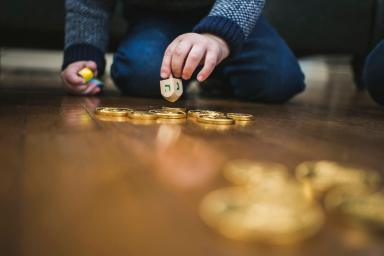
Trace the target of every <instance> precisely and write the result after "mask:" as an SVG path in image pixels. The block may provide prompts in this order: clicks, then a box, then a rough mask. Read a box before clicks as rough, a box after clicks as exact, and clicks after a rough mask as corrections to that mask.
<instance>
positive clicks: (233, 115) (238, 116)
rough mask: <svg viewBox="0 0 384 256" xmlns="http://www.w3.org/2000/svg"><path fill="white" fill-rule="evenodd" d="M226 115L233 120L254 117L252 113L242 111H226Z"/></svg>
mask: <svg viewBox="0 0 384 256" xmlns="http://www.w3.org/2000/svg"><path fill="white" fill-rule="evenodd" d="M227 117H229V118H232V119H233V120H235V121H253V120H254V119H255V117H254V116H253V115H251V114H243V113H228V114H227Z"/></svg>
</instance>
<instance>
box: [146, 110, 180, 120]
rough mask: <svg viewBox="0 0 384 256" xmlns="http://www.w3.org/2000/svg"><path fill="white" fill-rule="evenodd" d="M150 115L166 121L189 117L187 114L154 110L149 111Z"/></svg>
mask: <svg viewBox="0 0 384 256" xmlns="http://www.w3.org/2000/svg"><path fill="white" fill-rule="evenodd" d="M148 112H149V113H153V114H155V115H156V116H157V117H158V118H164V119H184V118H186V117H187V114H186V113H185V112H182V111H178V112H176V111H169V110H164V109H152V110H149V111H148Z"/></svg>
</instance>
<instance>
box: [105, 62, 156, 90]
mask: <svg viewBox="0 0 384 256" xmlns="http://www.w3.org/2000/svg"><path fill="white" fill-rule="evenodd" d="M144 64H145V63H143V62H142V61H141V60H133V61H126V60H125V59H119V58H118V57H115V59H114V63H113V65H112V67H111V77H112V79H113V81H114V83H115V85H116V86H117V87H118V88H119V89H120V91H121V92H122V93H123V94H126V95H132V96H141V97H158V96H160V89H159V72H160V71H159V70H160V67H158V68H155V67H153V66H150V65H149V66H148V65H144Z"/></svg>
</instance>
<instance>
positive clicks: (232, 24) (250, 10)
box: [194, 0, 265, 53]
mask: <svg viewBox="0 0 384 256" xmlns="http://www.w3.org/2000/svg"><path fill="white" fill-rule="evenodd" d="M264 3H265V0H217V1H216V2H215V5H214V6H213V8H212V10H211V12H210V13H209V15H208V16H207V17H205V18H204V19H203V20H201V22H200V23H199V24H197V26H196V27H195V28H194V32H198V33H212V34H215V35H217V36H220V37H221V38H223V39H224V40H225V41H226V42H227V43H228V45H229V46H230V48H231V52H232V53H235V52H237V51H238V50H239V49H240V47H241V45H242V43H243V42H244V40H245V39H246V38H247V37H248V35H249V34H250V33H251V31H252V30H253V28H254V27H255V25H256V22H257V20H258V18H259V17H260V15H261V12H262V9H263V7H264Z"/></svg>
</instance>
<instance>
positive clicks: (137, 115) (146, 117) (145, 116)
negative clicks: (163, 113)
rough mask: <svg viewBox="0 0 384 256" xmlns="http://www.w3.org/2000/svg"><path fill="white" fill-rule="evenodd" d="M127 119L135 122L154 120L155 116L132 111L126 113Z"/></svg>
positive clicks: (146, 112)
mask: <svg viewBox="0 0 384 256" xmlns="http://www.w3.org/2000/svg"><path fill="white" fill-rule="evenodd" d="M128 117H129V118H132V119H137V120H155V119H157V118H158V117H157V115H156V114H154V113H150V112H148V111H133V112H129V113H128Z"/></svg>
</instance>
